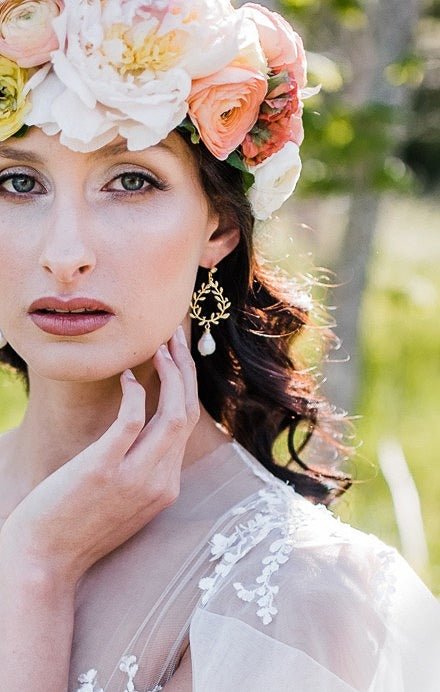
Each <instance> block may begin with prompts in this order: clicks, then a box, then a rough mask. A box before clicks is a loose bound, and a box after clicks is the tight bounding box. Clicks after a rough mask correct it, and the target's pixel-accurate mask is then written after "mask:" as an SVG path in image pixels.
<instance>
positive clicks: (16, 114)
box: [0, 55, 30, 142]
mask: <svg viewBox="0 0 440 692" xmlns="http://www.w3.org/2000/svg"><path fill="white" fill-rule="evenodd" d="M27 78H28V70H26V69H23V68H22V67H19V66H18V65H17V63H15V62H13V61H12V60H9V59H8V58H5V57H4V56H3V55H0V142H3V141H4V140H5V139H8V137H11V136H12V135H14V134H15V133H16V132H18V130H20V129H21V127H22V126H23V121H24V117H25V115H26V113H27V112H28V110H29V108H30V104H29V102H28V100H27V99H26V96H25V95H24V93H23V89H24V85H25V84H26V81H27Z"/></svg>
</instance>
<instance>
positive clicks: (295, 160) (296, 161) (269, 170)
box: [248, 142, 302, 221]
mask: <svg viewBox="0 0 440 692" xmlns="http://www.w3.org/2000/svg"><path fill="white" fill-rule="evenodd" d="M301 167H302V164H301V159H300V156H299V147H298V145H297V144H295V143H294V142H287V144H286V145H285V146H284V147H283V148H282V149H280V151H277V152H276V154H273V155H272V156H269V158H268V159H266V160H265V161H263V163H260V164H258V165H257V166H249V170H250V172H251V173H253V175H254V176H255V182H254V184H253V185H252V187H251V188H250V190H249V191H248V197H249V200H250V202H251V205H252V210H253V213H254V216H255V218H256V219H258V220H259V221H264V220H265V219H268V218H269V217H270V216H271V215H272V214H273V212H274V211H276V210H277V209H279V208H280V207H281V205H282V204H283V203H284V202H285V201H286V199H287V198H288V197H290V195H291V194H292V192H293V191H294V189H295V187H296V184H297V182H298V180H299V176H300V174H301Z"/></svg>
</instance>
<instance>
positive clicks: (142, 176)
mask: <svg viewBox="0 0 440 692" xmlns="http://www.w3.org/2000/svg"><path fill="white" fill-rule="evenodd" d="M110 185H111V187H110ZM153 189H157V190H168V189H169V187H168V185H167V184H166V183H164V182H163V181H162V180H160V179H159V178H156V176H154V175H153V174H152V173H148V174H147V173H141V172H140V171H127V172H126V173H121V174H120V175H118V176H116V178H113V180H112V181H111V183H109V186H107V190H109V191H111V192H113V193H116V194H124V193H127V194H128V195H131V194H136V193H143V192H145V193H149V192H151V191H152V190H153Z"/></svg>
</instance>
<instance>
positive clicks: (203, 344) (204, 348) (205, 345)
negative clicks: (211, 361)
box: [197, 329, 216, 356]
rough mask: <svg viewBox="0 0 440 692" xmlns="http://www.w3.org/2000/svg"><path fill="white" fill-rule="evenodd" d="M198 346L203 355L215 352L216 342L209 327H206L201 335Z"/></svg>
mask: <svg viewBox="0 0 440 692" xmlns="http://www.w3.org/2000/svg"><path fill="white" fill-rule="evenodd" d="M197 348H198V350H199V353H200V354H201V355H202V356H210V355H212V354H213V353H214V351H215V348H216V343H215V341H214V337H213V336H212V334H211V332H210V330H209V329H206V330H205V332H204V333H203V334H202V336H201V337H200V339H199V341H198V343H197Z"/></svg>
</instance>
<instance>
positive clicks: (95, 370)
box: [0, 128, 231, 381]
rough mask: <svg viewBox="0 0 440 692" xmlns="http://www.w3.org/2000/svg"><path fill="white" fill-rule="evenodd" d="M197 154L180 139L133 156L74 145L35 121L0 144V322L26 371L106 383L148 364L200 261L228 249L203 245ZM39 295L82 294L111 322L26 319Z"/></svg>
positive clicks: (117, 146)
mask: <svg viewBox="0 0 440 692" xmlns="http://www.w3.org/2000/svg"><path fill="white" fill-rule="evenodd" d="M217 227H218V217H217V215H215V214H214V213H213V212H212V211H210V209H209V206H208V203H207V200H206V197H205V195H204V194H203V192H202V189H201V185H200V182H199V179H198V172H197V168H196V163H195V159H194V157H193V156H192V155H191V154H190V152H189V150H188V147H187V145H186V144H185V143H184V142H183V140H181V138H180V137H178V135H176V134H175V133H172V134H171V135H170V136H169V137H168V138H167V139H166V140H165V141H164V142H162V143H161V144H159V145H157V146H155V147H151V148H149V149H147V150H144V151H140V152H127V151H126V149H125V140H123V139H119V138H118V139H116V140H114V142H112V143H111V144H110V145H108V146H106V147H103V148H102V149H100V150H98V151H96V152H93V153H91V154H80V153H77V152H73V151H71V150H69V149H67V148H66V147H64V146H63V145H61V144H60V143H59V140H58V137H55V136H52V137H50V136H47V135H45V134H44V133H43V132H42V131H41V130H39V129H36V128H33V129H32V130H31V131H30V132H29V133H28V134H27V135H26V136H25V137H23V138H11V139H8V140H7V141H6V142H3V143H1V144H0V253H1V259H0V329H1V330H2V331H3V333H4V335H5V337H6V339H7V340H8V341H9V343H10V344H11V346H12V347H13V348H14V350H15V351H16V352H17V353H18V354H19V355H20V356H21V357H22V358H23V359H24V360H25V361H26V363H27V364H28V366H29V368H30V370H34V371H35V372H36V373H38V375H40V376H41V377H48V378H53V379H56V380H73V381H81V380H84V381H86V380H89V379H91V378H93V379H95V378H96V379H103V378H105V377H110V376H112V375H115V374H117V373H119V372H121V371H122V370H124V369H125V368H126V367H134V366H136V365H140V364H141V363H144V362H145V361H147V360H148V359H150V358H151V357H152V356H153V355H154V353H155V351H156V350H157V348H158V347H159V345H160V344H161V343H163V342H165V341H166V340H167V339H169V338H170V336H171V335H172V333H173V332H174V330H175V329H176V327H177V326H178V325H179V324H180V323H182V322H183V321H184V320H185V316H186V315H187V313H188V309H189V304H190V301H191V297H192V293H193V290H194V284H195V279H196V274H197V269H198V266H199V265H202V266H207V267H209V266H213V265H214V264H216V263H217V262H218V261H220V259H222V257H223V256H224V255H226V254H228V252H229V251H230V249H231V248H230V247H229V248H226V247H225V246H224V247H223V249H222V246H221V244H219V243H217V244H216V241H213V240H210V238H211V236H212V235H213V234H214V232H215V230H216V229H217ZM43 296H44V297H46V296H56V297H61V298H64V299H68V298H72V297H89V298H94V299H98V300H100V301H102V302H104V303H106V304H107V305H108V306H110V307H111V309H112V311H113V313H114V317H112V318H111V319H110V321H108V322H107V323H106V324H105V325H104V326H102V327H101V328H99V329H97V330H96V331H94V332H92V333H88V334H84V335H80V336H74V337H72V336H64V335H54V334H48V333H46V332H45V331H42V330H41V329H40V328H39V327H38V326H36V324H34V322H33V321H32V319H31V318H30V317H29V315H28V310H29V307H30V305H31V303H32V302H33V301H35V300H36V299H38V298H41V297H43Z"/></svg>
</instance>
